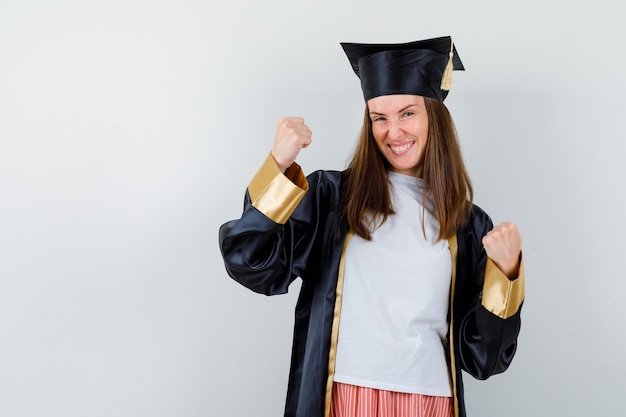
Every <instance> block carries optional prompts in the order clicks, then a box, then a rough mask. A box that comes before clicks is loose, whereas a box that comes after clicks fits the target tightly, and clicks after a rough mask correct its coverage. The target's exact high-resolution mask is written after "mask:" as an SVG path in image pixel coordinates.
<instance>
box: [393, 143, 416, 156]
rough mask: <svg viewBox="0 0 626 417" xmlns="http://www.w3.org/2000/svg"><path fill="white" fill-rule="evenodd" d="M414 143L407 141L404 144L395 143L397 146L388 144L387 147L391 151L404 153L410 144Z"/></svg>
mask: <svg viewBox="0 0 626 417" xmlns="http://www.w3.org/2000/svg"><path fill="white" fill-rule="evenodd" d="M414 144H415V142H414V141H413V142H409V143H405V144H404V145H397V146H392V145H388V146H389V149H391V151H392V152H393V153H395V154H401V153H404V152H406V151H408V150H409V149H410V148H411V146H413V145H414Z"/></svg>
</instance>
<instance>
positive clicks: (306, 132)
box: [272, 117, 312, 172]
mask: <svg viewBox="0 0 626 417" xmlns="http://www.w3.org/2000/svg"><path fill="white" fill-rule="evenodd" d="M311 137H312V133H311V130H310V129H309V127H308V126H307V125H306V124H304V119H303V118H301V117H283V118H281V119H279V120H278V124H277V125H276V135H275V136H274V146H273V147H272V156H273V157H274V160H275V161H276V163H277V164H278V167H279V168H280V170H281V171H282V172H285V170H286V169H287V168H289V167H290V166H291V164H293V163H294V162H295V160H296V157H297V156H298V154H299V153H300V149H302V148H306V147H307V146H309V145H310V144H311V141H312V139H311Z"/></svg>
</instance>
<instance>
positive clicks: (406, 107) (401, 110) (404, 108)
mask: <svg viewBox="0 0 626 417" xmlns="http://www.w3.org/2000/svg"><path fill="white" fill-rule="evenodd" d="M413 106H417V104H409V105H408V106H405V107H403V108H401V109H400V110H398V113H402V112H404V111H405V110H406V109H408V108H409V107H413ZM369 114H376V115H378V116H384V115H385V114H384V113H378V112H375V111H371V112H369Z"/></svg>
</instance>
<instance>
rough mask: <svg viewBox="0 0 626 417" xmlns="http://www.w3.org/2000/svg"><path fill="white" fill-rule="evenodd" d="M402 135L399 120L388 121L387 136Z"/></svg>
mask: <svg viewBox="0 0 626 417" xmlns="http://www.w3.org/2000/svg"><path fill="white" fill-rule="evenodd" d="M401 135H402V127H401V126H400V121H399V120H392V121H391V122H390V123H389V137H390V138H396V137H399V136H401Z"/></svg>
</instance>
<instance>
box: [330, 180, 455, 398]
mask: <svg viewBox="0 0 626 417" xmlns="http://www.w3.org/2000/svg"><path fill="white" fill-rule="evenodd" d="M387 176H388V180H389V183H390V185H391V187H390V189H391V197H392V204H393V207H394V210H395V211H396V214H395V215H392V216H389V217H388V218H387V221H386V222H385V223H384V224H383V225H382V226H380V227H379V228H377V229H376V230H375V231H374V233H373V234H372V240H371V241H366V240H364V239H362V238H360V237H358V236H356V235H355V236H354V237H353V238H352V240H351V241H350V244H349V245H348V249H347V253H346V264H345V275H344V287H343V300H342V307H341V318H340V324H339V338H338V345H337V359H336V365H335V376H334V380H335V381H337V382H343V383H347V384H353V385H359V386H365V387H370V388H378V389H384V390H390V391H397V392H408V393H414V394H424V395H435V396H451V395H452V394H451V389H450V381H449V375H448V365H447V361H446V356H445V351H444V343H446V334H447V331H448V323H447V314H448V303H449V292H450V283H451V274H452V261H451V257H450V251H449V248H448V242H447V240H445V239H444V240H442V241H439V242H435V240H436V239H437V236H438V234H439V223H438V222H437V220H436V219H435V218H434V217H433V216H432V215H431V214H430V213H429V212H428V210H426V211H425V212H424V216H425V217H424V221H425V230H426V238H425V237H424V233H423V230H422V220H421V219H422V180H421V179H419V178H415V177H411V176H407V175H402V174H398V173H394V172H389V173H388V175H387Z"/></svg>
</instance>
